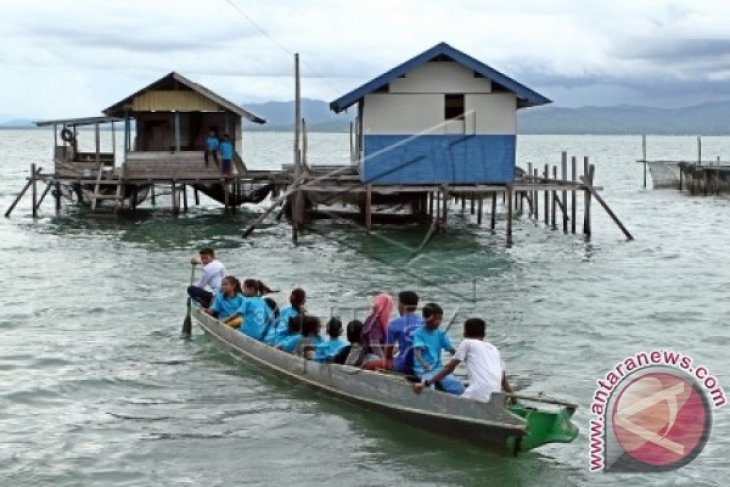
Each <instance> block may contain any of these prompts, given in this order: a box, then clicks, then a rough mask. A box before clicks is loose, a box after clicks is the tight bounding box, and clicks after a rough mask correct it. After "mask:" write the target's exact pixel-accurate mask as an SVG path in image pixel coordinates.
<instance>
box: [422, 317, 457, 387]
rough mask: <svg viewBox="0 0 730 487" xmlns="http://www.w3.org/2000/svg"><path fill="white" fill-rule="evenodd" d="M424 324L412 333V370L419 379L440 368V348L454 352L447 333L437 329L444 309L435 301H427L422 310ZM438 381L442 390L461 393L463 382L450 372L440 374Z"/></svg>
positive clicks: (432, 374)
mask: <svg viewBox="0 0 730 487" xmlns="http://www.w3.org/2000/svg"><path fill="white" fill-rule="evenodd" d="M421 313H422V315H423V321H424V325H423V326H421V327H419V328H418V329H416V331H415V332H414V333H413V372H414V373H415V374H416V375H417V376H418V377H420V378H421V379H426V380H428V379H432V378H433V377H434V375H436V374H437V373H438V372H439V371H440V370H441V369H442V368H443V365H442V363H441V350H447V351H448V352H450V353H451V354H452V355H453V354H454V353H455V350H454V347H453V345H451V340H449V337H448V335H447V334H446V333H445V332H444V331H443V330H439V325H440V324H441V320H442V319H443V317H444V311H443V310H442V309H441V306H439V305H438V304H436V303H428V304H426V305H425V306H424V307H423V310H422V312H421ZM431 382H433V383H438V385H439V386H440V387H441V388H442V389H443V391H444V392H448V393H449V394H457V395H459V394H463V392H464V384H462V383H461V381H460V380H459V379H457V378H456V377H454V376H453V375H451V374H448V375H444V376H441V377H440V378H439V380H438V381H433V380H432V381H431Z"/></svg>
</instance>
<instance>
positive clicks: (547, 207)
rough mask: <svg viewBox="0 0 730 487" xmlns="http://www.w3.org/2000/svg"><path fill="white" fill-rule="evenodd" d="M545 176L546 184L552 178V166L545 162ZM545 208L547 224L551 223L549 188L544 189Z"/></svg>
mask: <svg viewBox="0 0 730 487" xmlns="http://www.w3.org/2000/svg"><path fill="white" fill-rule="evenodd" d="M543 176H544V178H545V184H547V182H548V179H550V168H549V166H548V165H547V164H545V173H544V174H543ZM542 199H543V209H544V211H545V215H544V220H545V226H548V225H550V193H549V192H548V190H547V189H546V190H544V192H543V195H542Z"/></svg>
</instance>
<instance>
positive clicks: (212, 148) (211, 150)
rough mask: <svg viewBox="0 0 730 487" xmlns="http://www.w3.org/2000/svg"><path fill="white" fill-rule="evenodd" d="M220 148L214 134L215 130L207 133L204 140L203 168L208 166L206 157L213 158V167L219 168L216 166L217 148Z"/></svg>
mask: <svg viewBox="0 0 730 487" xmlns="http://www.w3.org/2000/svg"><path fill="white" fill-rule="evenodd" d="M219 146H220V141H219V140H218V136H217V135H216V133H215V130H211V131H210V132H208V138H206V139H205V166H206V167H207V166H208V157H209V156H213V160H214V161H215V165H216V166H219V165H220V164H218V147H219Z"/></svg>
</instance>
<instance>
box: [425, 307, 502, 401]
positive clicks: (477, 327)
mask: <svg viewBox="0 0 730 487" xmlns="http://www.w3.org/2000/svg"><path fill="white" fill-rule="evenodd" d="M486 329H487V325H486V323H485V322H484V320H482V319H480V318H469V319H468V320H466V321H465V322H464V340H462V342H461V343H460V344H459V348H457V349H456V354H455V355H454V358H452V359H451V360H450V361H449V362H448V363H447V364H446V365H445V366H444V367H443V368H442V369H441V370H440V371H439V372H438V373H436V374H435V375H434V376H433V377H431V378H424V380H423V381H422V382H421V383H419V384H414V385H413V390H414V391H415V392H416V393H417V394H418V393H420V392H421V391H422V390H423V389H424V388H426V387H430V386H432V385H433V384H435V383H437V382H439V381H441V380H443V379H444V378H445V377H447V376H448V375H449V374H453V373H454V370H456V367H457V366H458V365H459V364H460V363H461V362H464V364H466V370H467V374H468V381H469V385H468V386H467V387H466V389H465V391H464V393H463V394H462V397H466V398H469V399H474V400H475V401H481V402H488V401H489V398H490V396H491V395H492V394H493V393H495V392H500V390H501V391H504V392H508V393H513V390H512V386H511V385H510V383H509V381H508V380H507V375H506V373H505V366H504V361H502V358H501V356H500V354H499V350H497V347H495V346H494V345H492V344H491V343H489V342H486V341H484V338H485V337H486Z"/></svg>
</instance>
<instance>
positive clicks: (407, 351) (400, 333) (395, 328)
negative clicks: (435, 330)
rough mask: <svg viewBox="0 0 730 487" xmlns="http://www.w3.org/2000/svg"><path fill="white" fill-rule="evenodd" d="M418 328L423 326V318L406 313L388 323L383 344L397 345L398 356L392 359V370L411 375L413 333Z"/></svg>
mask: <svg viewBox="0 0 730 487" xmlns="http://www.w3.org/2000/svg"><path fill="white" fill-rule="evenodd" d="M420 326H423V318H421V316H420V315H417V314H416V313H407V314H405V315H403V316H399V317H398V318H393V319H392V320H391V321H390V324H389V325H388V336H387V338H386V341H385V343H386V344H387V345H395V344H396V343H397V344H398V355H397V356H396V357H395V358H394V359H393V370H396V371H398V372H401V373H403V374H411V373H413V333H414V332H415V331H416V330H417V329H418V328H419V327H420Z"/></svg>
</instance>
